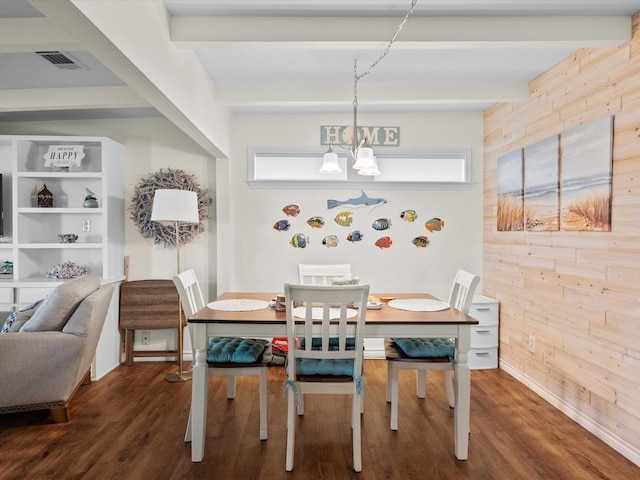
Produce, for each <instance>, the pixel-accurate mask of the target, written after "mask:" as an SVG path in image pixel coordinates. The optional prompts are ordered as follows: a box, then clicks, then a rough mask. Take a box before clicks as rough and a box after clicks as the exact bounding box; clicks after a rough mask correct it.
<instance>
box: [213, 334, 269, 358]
mask: <svg viewBox="0 0 640 480" xmlns="http://www.w3.org/2000/svg"><path fill="white" fill-rule="evenodd" d="M268 344H269V342H268V341H267V340H262V339H255V338H230V337H209V346H208V348H207V362H208V363H255V362H257V361H258V359H259V358H260V356H261V355H262V354H263V353H264V349H265V348H266V347H267V345H268Z"/></svg>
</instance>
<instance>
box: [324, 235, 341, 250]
mask: <svg viewBox="0 0 640 480" xmlns="http://www.w3.org/2000/svg"><path fill="white" fill-rule="evenodd" d="M322 244H323V245H324V246H325V247H327V248H331V247H337V246H338V237H337V236H336V235H327V236H326V237H324V238H323V239H322Z"/></svg>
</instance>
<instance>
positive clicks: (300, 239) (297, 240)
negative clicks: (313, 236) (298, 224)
mask: <svg viewBox="0 0 640 480" xmlns="http://www.w3.org/2000/svg"><path fill="white" fill-rule="evenodd" d="M289 244H290V245H291V246H292V247H294V248H305V247H306V246H307V245H308V244H309V239H308V238H307V237H306V236H305V235H304V233H296V234H295V235H294V236H293V237H292V238H291V241H290V242H289Z"/></svg>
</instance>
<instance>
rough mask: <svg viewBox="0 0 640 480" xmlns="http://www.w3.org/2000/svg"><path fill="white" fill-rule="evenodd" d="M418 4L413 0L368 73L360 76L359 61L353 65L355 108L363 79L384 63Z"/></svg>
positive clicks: (416, 0)
mask: <svg viewBox="0 0 640 480" xmlns="http://www.w3.org/2000/svg"><path fill="white" fill-rule="evenodd" d="M416 3H418V0H411V8H410V9H409V12H407V14H406V15H405V16H404V19H403V20H402V22H400V25H398V28H396V31H395V33H394V34H393V36H392V37H391V40H390V41H389V43H388V44H387V46H386V48H385V49H384V51H383V52H382V53H381V54H380V56H379V57H378V58H377V59H376V60H375V61H374V62H373V63H372V64H371V66H370V67H369V68H368V69H367V71H365V72H362V73H361V74H360V75H358V61H357V60H356V61H354V64H353V105H354V106H357V105H358V82H359V81H360V80H361V79H362V78H364V77H366V76H367V75H369V74H370V73H371V70H373V69H374V68H375V67H376V66H377V65H378V64H379V63H380V62H381V61H382V59H383V58H384V57H386V56H387V54H388V53H389V50H390V49H391V46H392V45H393V44H394V43H395V41H396V39H397V38H398V35H399V34H400V31H401V30H402V29H403V28H404V26H405V24H406V23H407V20H409V18H410V17H411V16H412V15H413V7H415V6H416Z"/></svg>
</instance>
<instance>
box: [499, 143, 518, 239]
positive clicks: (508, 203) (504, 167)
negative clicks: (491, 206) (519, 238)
mask: <svg viewBox="0 0 640 480" xmlns="http://www.w3.org/2000/svg"><path fill="white" fill-rule="evenodd" d="M522 152H523V151H522V149H521V148H520V149H518V150H514V151H513V152H509V153H507V154H505V155H502V156H501V157H498V212H497V215H498V221H497V223H498V225H497V228H498V231H499V232H509V231H512V232H513V231H520V230H523V229H524V210H523V209H524V204H523V199H524V197H523V193H524V192H523V184H522V181H523V176H522V174H523V171H522V169H523V165H522Z"/></svg>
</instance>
